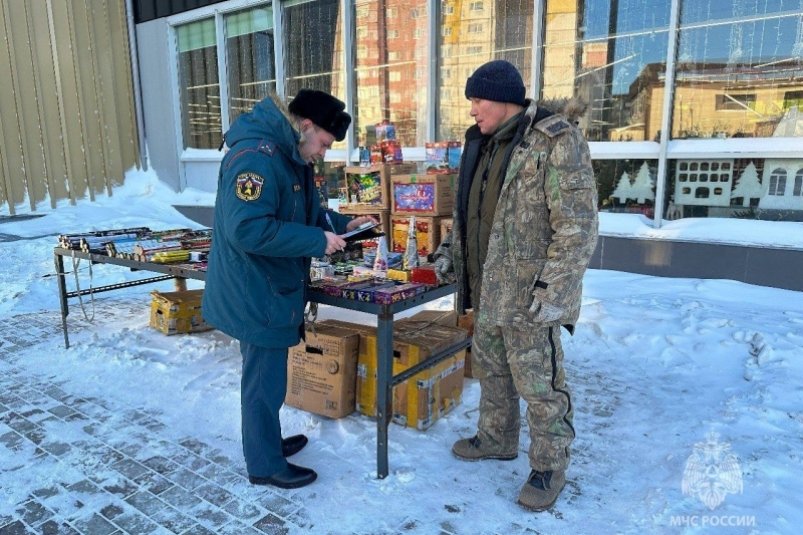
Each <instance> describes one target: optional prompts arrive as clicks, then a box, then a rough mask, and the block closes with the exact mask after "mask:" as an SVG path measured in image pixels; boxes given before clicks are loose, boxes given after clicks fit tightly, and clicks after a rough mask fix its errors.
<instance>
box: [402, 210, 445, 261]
mask: <svg viewBox="0 0 803 535" xmlns="http://www.w3.org/2000/svg"><path fill="white" fill-rule="evenodd" d="M440 219H441V218H440V217H424V216H416V217H415V239H416V241H417V242H418V256H424V257H426V256H427V255H428V254H429V253H434V252H435V249H437V248H438V245H440V244H441V242H440V240H441V236H440ZM390 229H391V235H392V238H393V239H392V242H393V243H392V245H390V247H391V248H392V250H393V251H395V252H397V253H403V252H404V251H405V249H407V233H408V231H409V229H410V216H407V215H396V214H393V215H391V216H390Z"/></svg>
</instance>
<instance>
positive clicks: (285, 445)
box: [282, 435, 308, 457]
mask: <svg viewBox="0 0 803 535" xmlns="http://www.w3.org/2000/svg"><path fill="white" fill-rule="evenodd" d="M307 442H308V440H307V437H306V436H304V435H293V436H291V437H287V438H283V439H282V455H284V456H285V457H290V456H291V455H295V454H296V453H298V452H299V451H301V450H302V449H304V446H306V445H307Z"/></svg>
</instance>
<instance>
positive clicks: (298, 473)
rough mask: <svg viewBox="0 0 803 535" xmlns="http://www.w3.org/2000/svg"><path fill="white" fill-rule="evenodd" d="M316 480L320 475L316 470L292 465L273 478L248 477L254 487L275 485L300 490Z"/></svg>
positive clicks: (288, 465) (289, 464) (288, 464)
mask: <svg viewBox="0 0 803 535" xmlns="http://www.w3.org/2000/svg"><path fill="white" fill-rule="evenodd" d="M316 479H318V474H316V473H315V470H312V469H310V468H304V467H303V466H296V465H294V464H291V463H287V468H285V469H284V470H282V471H280V472H276V473H275V474H273V475H272V476H268V477H257V476H248V481H249V482H250V483H251V484H252V485H273V486H274V487H279V488H280V489H298V488H301V487H306V486H307V485H309V484H310V483H312V482H313V481H315V480H316Z"/></svg>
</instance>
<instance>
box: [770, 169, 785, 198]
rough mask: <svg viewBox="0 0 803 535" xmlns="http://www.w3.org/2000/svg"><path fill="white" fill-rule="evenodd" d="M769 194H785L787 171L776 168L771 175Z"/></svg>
mask: <svg viewBox="0 0 803 535" xmlns="http://www.w3.org/2000/svg"><path fill="white" fill-rule="evenodd" d="M768 193H769V195H783V194H784V193H786V171H784V170H783V169H775V170H774V171H773V172H772V174H771V175H770V188H769V191H768Z"/></svg>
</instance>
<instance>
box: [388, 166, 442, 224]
mask: <svg viewBox="0 0 803 535" xmlns="http://www.w3.org/2000/svg"><path fill="white" fill-rule="evenodd" d="M392 182H393V184H392V188H391V195H392V197H393V213H394V214H411V215H424V216H451V215H452V210H454V202H455V186H456V183H457V175H454V174H451V175H398V176H394V177H393V178H392Z"/></svg>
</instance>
